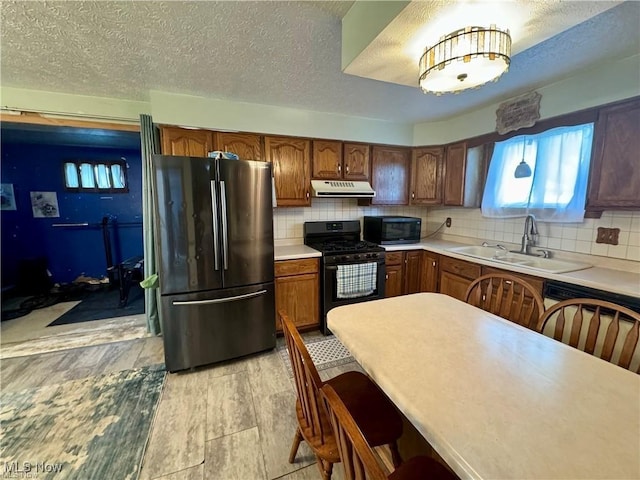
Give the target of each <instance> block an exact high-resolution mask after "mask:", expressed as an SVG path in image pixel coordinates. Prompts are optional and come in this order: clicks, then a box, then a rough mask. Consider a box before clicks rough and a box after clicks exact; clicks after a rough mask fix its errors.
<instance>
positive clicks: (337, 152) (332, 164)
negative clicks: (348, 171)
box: [312, 140, 342, 180]
mask: <svg viewBox="0 0 640 480" xmlns="http://www.w3.org/2000/svg"><path fill="white" fill-rule="evenodd" d="M312 163H313V174H312V176H313V178H319V179H324V180H341V179H342V142H337V141H330V140H314V141H313V161H312Z"/></svg>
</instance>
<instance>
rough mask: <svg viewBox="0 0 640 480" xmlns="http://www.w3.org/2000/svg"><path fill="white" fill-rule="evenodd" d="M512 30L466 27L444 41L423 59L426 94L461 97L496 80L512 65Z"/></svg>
mask: <svg viewBox="0 0 640 480" xmlns="http://www.w3.org/2000/svg"><path fill="white" fill-rule="evenodd" d="M510 55H511V36H510V35H509V30H500V29H498V28H496V26H495V25H491V26H490V27H489V28H484V27H465V28H463V29H460V30H456V31H455V32H452V33H450V34H448V35H445V36H444V37H441V38H440V41H439V42H438V43H436V44H435V45H433V46H432V47H430V48H427V49H426V50H425V52H424V55H422V58H420V87H421V88H422V90H423V91H424V92H425V93H435V94H436V95H441V94H443V93H458V92H460V91H462V90H466V89H468V88H474V87H479V86H480V85H483V84H485V83H487V82H489V81H491V80H494V81H495V80H497V79H498V77H500V75H502V74H503V73H504V72H505V71H507V70H508V69H509V63H510V62H511V59H510V57H509V56H510Z"/></svg>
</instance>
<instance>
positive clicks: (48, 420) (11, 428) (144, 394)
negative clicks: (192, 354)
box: [0, 365, 166, 480]
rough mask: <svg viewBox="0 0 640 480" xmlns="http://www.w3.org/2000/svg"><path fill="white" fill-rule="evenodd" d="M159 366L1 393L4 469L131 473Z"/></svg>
mask: <svg viewBox="0 0 640 480" xmlns="http://www.w3.org/2000/svg"><path fill="white" fill-rule="evenodd" d="M165 373H166V372H165V369H164V365H153V366H149V367H143V368H140V369H135V370H123V371H121V372H115V373H111V374H107V375H101V376H96V377H89V378H85V379H82V380H73V381H69V382H65V383H61V384H57V385H47V386H43V387H38V388H34V389H28V390H22V391H18V392H5V393H2V394H1V395H0V423H1V425H2V431H1V433H0V468H1V469H2V474H3V475H5V476H11V475H14V476H13V477H11V478H32V477H33V478H38V479H41V480H42V479H52V480H53V479H55V480H63V479H83V480H84V479H119V480H120V479H122V480H125V479H129V480H135V479H136V478H137V477H138V473H139V469H140V464H141V462H142V457H143V454H144V450H145V447H146V443H147V439H148V436H149V430H150V428H151V423H152V421H153V418H154V414H155V410H156V406H157V403H158V399H159V398H160V392H161V390H162V386H163V384H164V378H165ZM27 473H30V474H31V477H29V476H28V475H27ZM35 474H37V476H36V475H35Z"/></svg>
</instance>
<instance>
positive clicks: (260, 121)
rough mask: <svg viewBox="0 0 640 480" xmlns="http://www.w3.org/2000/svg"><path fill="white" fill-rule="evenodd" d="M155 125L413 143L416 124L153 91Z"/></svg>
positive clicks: (375, 141) (397, 143) (152, 101)
mask: <svg viewBox="0 0 640 480" xmlns="http://www.w3.org/2000/svg"><path fill="white" fill-rule="evenodd" d="M151 110H152V112H151V114H152V116H153V121H154V122H155V123H167V124H173V125H183V126H191V127H201V128H209V129H214V130H215V129H219V130H237V131H245V132H258V133H270V134H280V135H292V136H300V137H316V138H331V139H337V140H353V141H360V142H371V143H389V144H395V145H411V142H412V135H413V127H412V125H410V124H398V123H391V122H383V121H381V120H372V119H367V118H359V117H349V116H346V115H337V114H332V113H323V112H311V111H308V110H300V109H295V108H284V107H274V106H270V105H259V104H255V103H242V102H232V101H229V100H218V99H213V98H204V97H195V96H191V95H177V94H171V93H166V92H158V91H152V92H151Z"/></svg>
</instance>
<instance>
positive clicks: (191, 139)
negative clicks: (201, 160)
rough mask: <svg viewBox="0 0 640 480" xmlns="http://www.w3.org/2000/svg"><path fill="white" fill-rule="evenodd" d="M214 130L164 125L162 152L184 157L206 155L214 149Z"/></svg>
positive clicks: (161, 131) (162, 130)
mask: <svg viewBox="0 0 640 480" xmlns="http://www.w3.org/2000/svg"><path fill="white" fill-rule="evenodd" d="M212 133H213V132H210V131H209V130H190V129H188V128H178V127H162V128H161V129H160V136H161V138H162V154H163V155H177V156H184V157H206V156H207V155H208V153H209V152H211V151H213V150H214V148H213V135H212Z"/></svg>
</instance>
